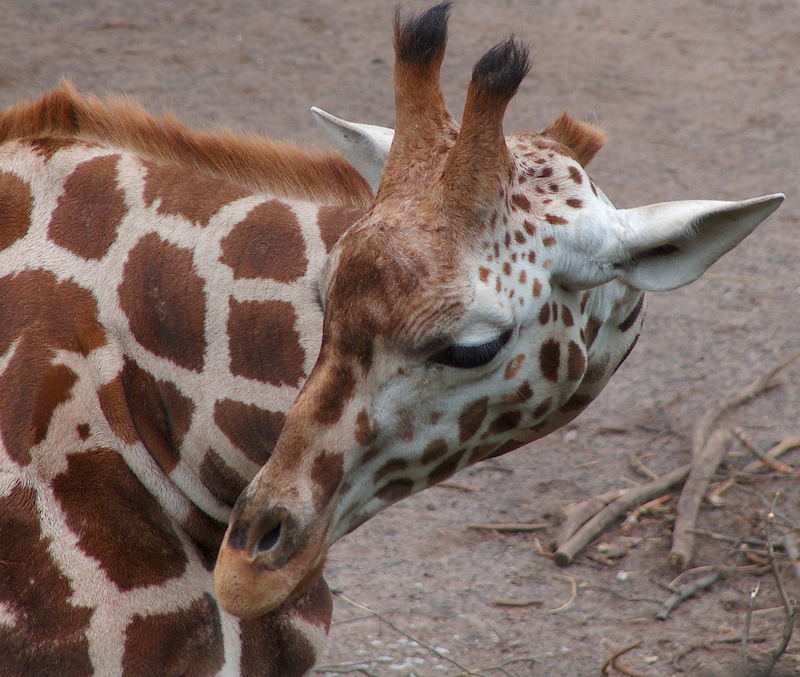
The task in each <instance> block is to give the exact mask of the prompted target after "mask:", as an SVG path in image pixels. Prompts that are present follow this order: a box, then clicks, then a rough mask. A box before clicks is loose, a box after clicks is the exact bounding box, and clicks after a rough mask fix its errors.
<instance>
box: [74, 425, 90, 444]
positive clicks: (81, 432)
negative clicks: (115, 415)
mask: <svg viewBox="0 0 800 677" xmlns="http://www.w3.org/2000/svg"><path fill="white" fill-rule="evenodd" d="M75 431H76V432H77V433H78V437H80V438H81V439H82V440H84V441H85V440H88V439H89V435H90V434H91V431H92V429H91V427H90V426H89V424H88V423H79V424H78V425H77V426H76V427H75Z"/></svg>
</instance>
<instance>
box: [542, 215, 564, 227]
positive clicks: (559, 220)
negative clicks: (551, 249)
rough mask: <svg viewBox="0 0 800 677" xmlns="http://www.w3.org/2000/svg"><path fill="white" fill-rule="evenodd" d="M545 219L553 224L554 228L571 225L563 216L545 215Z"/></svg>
mask: <svg viewBox="0 0 800 677" xmlns="http://www.w3.org/2000/svg"><path fill="white" fill-rule="evenodd" d="M544 219H545V221H547V223H549V224H552V225H554V226H563V225H565V224H567V223H569V221H567V220H566V219H565V218H563V217H561V216H556V215H555V214H545V215H544Z"/></svg>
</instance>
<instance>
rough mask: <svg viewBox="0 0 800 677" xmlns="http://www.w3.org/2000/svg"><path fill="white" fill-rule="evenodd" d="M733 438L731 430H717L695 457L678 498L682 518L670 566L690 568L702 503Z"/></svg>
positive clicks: (677, 525)
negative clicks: (695, 529) (695, 528)
mask: <svg viewBox="0 0 800 677" xmlns="http://www.w3.org/2000/svg"><path fill="white" fill-rule="evenodd" d="M732 439H733V436H732V435H731V433H730V432H728V431H727V430H715V431H714V432H713V433H712V435H711V437H709V438H708V441H707V442H706V443H705V444H704V445H703V449H702V451H701V453H699V454H697V455H696V456H695V455H693V457H692V470H691V472H690V473H689V477H688V479H687V480H686V484H684V485H683V491H681V496H680V498H679V499H678V509H677V512H678V515H677V517H676V519H675V526H674V528H673V530H672V550H671V551H670V553H669V563H670V564H671V565H672V566H674V567H676V568H678V569H685V568H686V567H688V566H689V562H690V560H691V559H692V551H693V550H694V533H693V531H694V527H695V524H696V522H697V512H698V510H699V509H700V501H701V500H702V499H703V495H704V494H705V493H706V489H707V488H708V483H709V481H710V480H711V477H712V476H713V475H714V473H715V472H716V471H717V467H718V466H719V464H720V462H721V461H722V458H723V456H725V453H726V452H727V451H728V447H729V446H730V443H731V440H732Z"/></svg>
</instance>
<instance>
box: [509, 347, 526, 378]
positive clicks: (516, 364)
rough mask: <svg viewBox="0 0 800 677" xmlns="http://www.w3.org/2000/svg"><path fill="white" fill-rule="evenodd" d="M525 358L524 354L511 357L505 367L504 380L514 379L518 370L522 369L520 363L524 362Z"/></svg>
mask: <svg viewBox="0 0 800 677" xmlns="http://www.w3.org/2000/svg"><path fill="white" fill-rule="evenodd" d="M525 358H526V355H525V353H520V354H519V355H517V356H516V357H513V358H512V359H511V360H509V362H508V364H507V365H506V371H505V374H504V378H506V379H512V378H514V377H515V376H516V375H517V373H518V372H519V370H520V368H521V367H522V363H523V362H524V361H525Z"/></svg>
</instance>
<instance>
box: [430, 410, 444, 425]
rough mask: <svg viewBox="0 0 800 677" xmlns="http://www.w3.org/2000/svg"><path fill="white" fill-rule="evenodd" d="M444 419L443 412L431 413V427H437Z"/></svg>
mask: <svg viewBox="0 0 800 677" xmlns="http://www.w3.org/2000/svg"><path fill="white" fill-rule="evenodd" d="M441 419H442V412H441V411H434V412H432V413H431V418H430V421H431V425H436V424H437V423H438V422H439V421H440V420H441Z"/></svg>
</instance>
